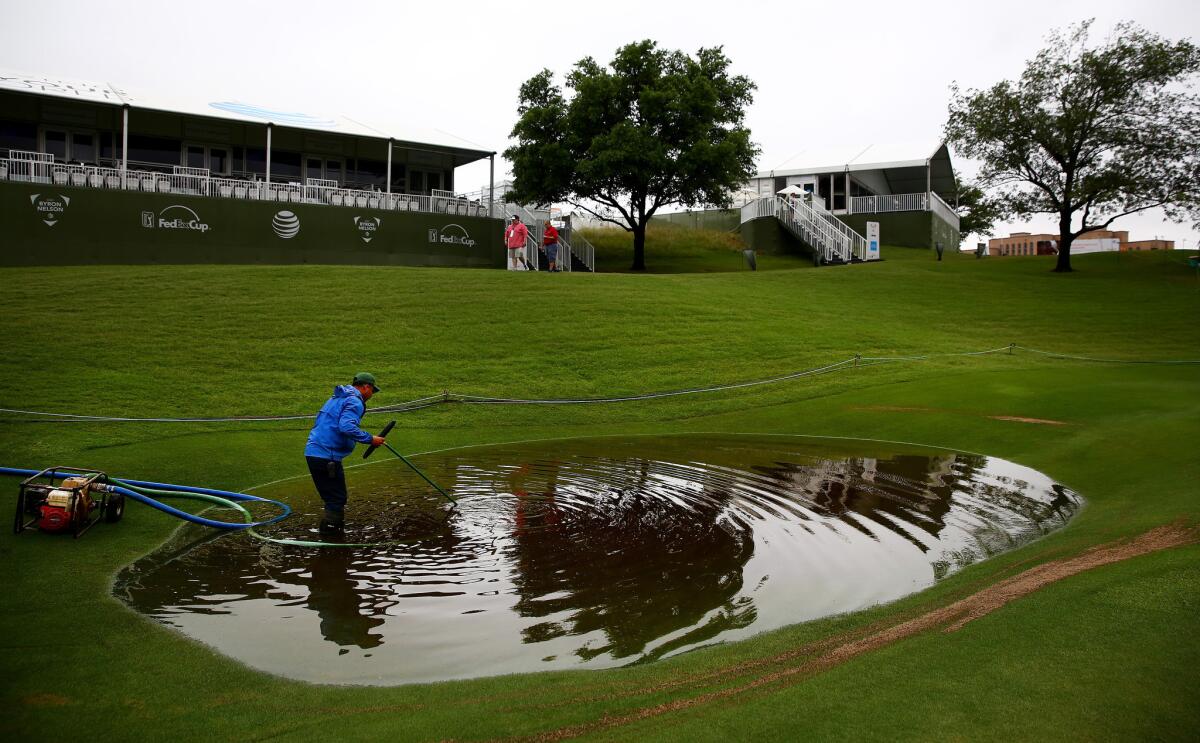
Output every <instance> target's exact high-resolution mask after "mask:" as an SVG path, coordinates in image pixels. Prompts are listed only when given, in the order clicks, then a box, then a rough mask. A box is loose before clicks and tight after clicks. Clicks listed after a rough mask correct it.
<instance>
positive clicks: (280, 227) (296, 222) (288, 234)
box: [271, 211, 300, 240]
mask: <svg viewBox="0 0 1200 743" xmlns="http://www.w3.org/2000/svg"><path fill="white" fill-rule="evenodd" d="M271 228H272V229H273V230H275V234H276V235H279V236H280V237H282V238H283V239H284V240H291V239H292V238H293V237H295V236H296V235H298V234H300V218H299V217H297V216H296V215H295V214H292V213H291V212H288V211H283V212H275V218H274V219H272V220H271Z"/></svg>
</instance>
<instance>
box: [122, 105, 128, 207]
mask: <svg viewBox="0 0 1200 743" xmlns="http://www.w3.org/2000/svg"><path fill="white" fill-rule="evenodd" d="M128 171H129V104H128V103H126V104H125V105H124V106H121V188H125V181H126V175H125V174H126V173H127V172H128Z"/></svg>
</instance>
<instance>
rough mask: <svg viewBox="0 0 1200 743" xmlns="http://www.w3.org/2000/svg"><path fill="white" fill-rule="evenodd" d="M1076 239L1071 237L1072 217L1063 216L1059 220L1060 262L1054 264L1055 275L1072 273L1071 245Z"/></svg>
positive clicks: (1068, 215)
mask: <svg viewBox="0 0 1200 743" xmlns="http://www.w3.org/2000/svg"><path fill="white" fill-rule="evenodd" d="M1074 240H1075V237H1074V236H1073V235H1071V215H1070V214H1066V215H1061V216H1059V218H1058V261H1057V262H1056V263H1055V264H1054V273H1070V272H1071V243H1072V242H1073V241H1074Z"/></svg>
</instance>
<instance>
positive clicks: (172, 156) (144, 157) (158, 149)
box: [129, 134, 181, 165]
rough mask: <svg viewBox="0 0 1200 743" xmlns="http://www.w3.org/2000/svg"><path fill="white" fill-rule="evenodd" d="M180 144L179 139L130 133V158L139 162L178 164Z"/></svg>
mask: <svg viewBox="0 0 1200 743" xmlns="http://www.w3.org/2000/svg"><path fill="white" fill-rule="evenodd" d="M180 146H181V143H180V141H179V140H178V139H168V138H166V137H147V136H145V135H143V134H130V135H129V159H130V161H132V162H138V163H153V164H157V165H178V164H179V149H180Z"/></svg>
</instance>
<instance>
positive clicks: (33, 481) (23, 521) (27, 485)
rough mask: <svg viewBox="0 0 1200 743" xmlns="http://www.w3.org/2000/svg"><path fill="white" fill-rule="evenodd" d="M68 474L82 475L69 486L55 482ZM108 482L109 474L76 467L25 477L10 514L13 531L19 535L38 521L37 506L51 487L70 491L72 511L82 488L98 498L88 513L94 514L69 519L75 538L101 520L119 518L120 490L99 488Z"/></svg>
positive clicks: (122, 509) (122, 500)
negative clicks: (77, 481)
mask: <svg viewBox="0 0 1200 743" xmlns="http://www.w3.org/2000/svg"><path fill="white" fill-rule="evenodd" d="M68 477H82V478H83V482H82V483H80V484H78V485H75V486H74V487H70V488H64V487H62V485H61V483H60V484H58V485H56V484H55V481H56V480H60V481H61V480H66V479H67V478H68ZM107 482H108V475H106V474H105V473H103V472H98V471H97V470H94V469H80V468H78V467H49V468H47V469H44V470H42V471H41V472H38V473H37V474H35V475H31V476H29V477H27V478H25V479H24V480H22V481H21V484H20V486H19V487H18V489H17V510H16V514H15V515H14V517H13V534H20V533H21V532H23V531H25V530H26V529H28V528H30V527H31V526H33V525H34V524H36V523H37V522H38V519H39V517H40V508H41V507H42V505H44V504H45V503H46V498H47V496H49V494H50V492H51V491H52V490H68V491H70V493H71V512H72V514H73V513H75V508H76V507H77V505H78V499H79V498H80V497H82V495H81V494H82V492H83V491H84V490H88V491H90V492H91V493H92V500H93V501H97V500H98V501H99V502H98V503H97V505H96V506H94V507H93V508H92V512H91V513H93V514H95V515H94V516H93V515H91V514H89V515H88V516H87V517H84V518H82V519H78V520H76V519H74V518H73V519H72V521H73V525H72V527H71V532H72V534H73V535H74V538H75V539H79V538H80V537H81V536H83V535H84V533H86V532H87V530H88V529H91V528H92V527H93V526H94V525H95V524H96V522H97V521H100V519H105V520H107V521H109V522H116V521H119V520H120V519H121V516H123V515H124V513H125V498H124V496H122V495H120V494H119V493H111V492H109V490H108V489H107V488H105V487H100V486H103V485H105V484H106V483H107ZM97 495H98V496H99V497H98V498H97V497H96V496H97ZM27 519H28V520H27Z"/></svg>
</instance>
